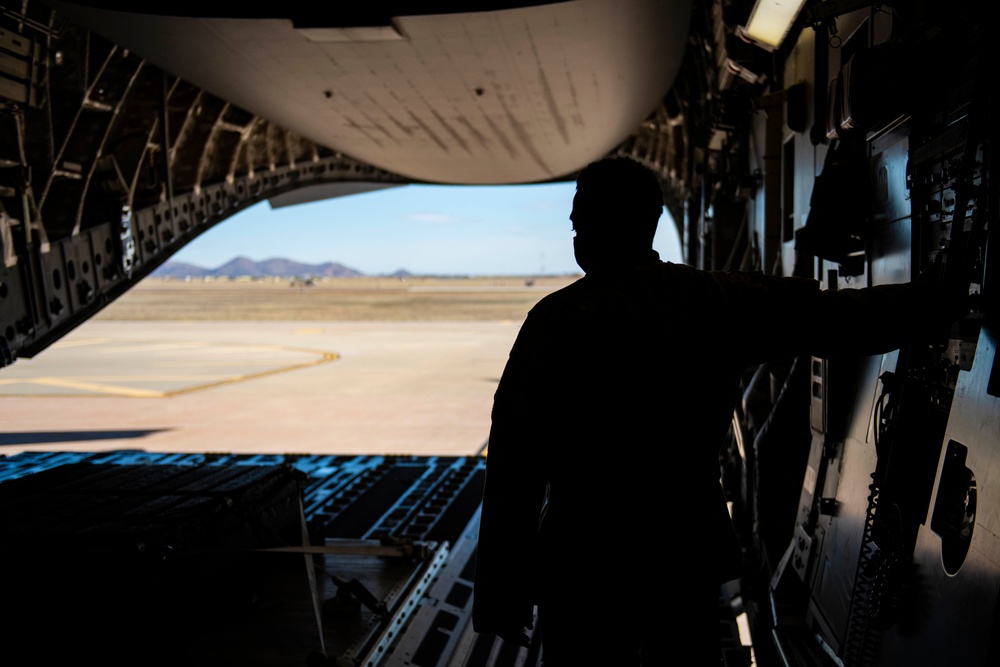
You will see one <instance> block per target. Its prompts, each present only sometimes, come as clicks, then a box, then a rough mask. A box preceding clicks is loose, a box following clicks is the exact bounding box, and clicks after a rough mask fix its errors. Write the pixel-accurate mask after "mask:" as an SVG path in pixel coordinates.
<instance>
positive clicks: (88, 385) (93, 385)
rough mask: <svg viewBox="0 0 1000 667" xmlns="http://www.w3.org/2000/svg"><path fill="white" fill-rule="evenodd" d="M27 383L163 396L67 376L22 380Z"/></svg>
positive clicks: (147, 391) (121, 394)
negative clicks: (67, 377) (72, 378)
mask: <svg viewBox="0 0 1000 667" xmlns="http://www.w3.org/2000/svg"><path fill="white" fill-rule="evenodd" d="M20 382H24V383H27V384H39V385H42V386H46V387H63V388H66V389H79V390H80V391H91V392H96V393H98V394H114V395H115V396H135V397H138V398H162V397H163V395H164V393H163V392H162V391H151V390H149V389H138V388H136V387H122V386H120V385H113V384H101V383H98V382H83V381H81V380H68V379H66V378H33V379H31V380H20Z"/></svg>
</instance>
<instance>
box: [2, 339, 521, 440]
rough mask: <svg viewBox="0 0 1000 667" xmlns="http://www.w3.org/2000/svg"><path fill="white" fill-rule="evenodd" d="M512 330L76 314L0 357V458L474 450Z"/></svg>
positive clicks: (483, 436)
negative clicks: (25, 355) (59, 334)
mask: <svg viewBox="0 0 1000 667" xmlns="http://www.w3.org/2000/svg"><path fill="white" fill-rule="evenodd" d="M519 326H520V322H173V321H171V322H122V321H88V322H86V323H84V324H83V325H81V326H80V327H79V328H77V329H75V330H74V331H73V332H71V333H70V334H68V335H67V336H65V337H64V338H62V339H61V340H59V341H58V342H56V343H55V344H54V345H52V346H51V347H49V348H48V349H46V350H44V351H42V352H41V353H40V354H38V355H37V356H35V357H34V358H32V359H19V360H17V361H16V362H15V363H13V364H12V365H10V366H8V367H5V368H0V411H2V414H3V416H4V417H3V422H4V423H3V430H2V432H0V455H13V454H16V453H19V452H22V451H85V452H95V451H108V450H144V451H148V452H218V453H259V454H295V453H306V454H314V453H315V454H359V455H382V454H384V455H396V454H418V455H428V454H431V455H433V454H440V455H448V456H455V455H458V456H465V455H472V454H477V453H479V452H481V451H482V449H483V448H484V447H485V445H486V440H487V437H488V434H489V425H490V409H491V407H492V402H493V393H494V391H495V390H496V384H497V382H498V380H499V377H500V374H501V372H502V371H503V366H504V364H505V363H506V360H507V354H508V352H509V350H510V346H511V345H512V344H513V342H514V338H515V337H516V335H517V331H518V328H519Z"/></svg>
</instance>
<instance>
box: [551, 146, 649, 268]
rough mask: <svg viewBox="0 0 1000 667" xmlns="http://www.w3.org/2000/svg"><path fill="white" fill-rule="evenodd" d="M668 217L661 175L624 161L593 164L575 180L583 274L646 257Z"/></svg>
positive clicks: (577, 247) (575, 225)
mask: <svg viewBox="0 0 1000 667" xmlns="http://www.w3.org/2000/svg"><path fill="white" fill-rule="evenodd" d="M662 213H663V192H662V190H661V189H660V182H659V180H658V179H657V178H656V175H655V174H654V173H653V172H652V171H650V170H649V169H647V168H646V167H644V166H642V165H641V164H639V163H638V162H636V161H635V160H632V159H631V158H627V157H624V156H616V157H608V158H604V159H602V160H598V161H597V162H592V163H590V164H589V165H587V166H586V167H584V168H583V170H582V171H581V172H580V173H579V175H578V176H577V179H576V196H575V197H574V198H573V212H572V213H571V214H570V220H572V222H573V230H574V231H575V232H576V237H575V238H574V239H573V248H574V251H575V253H576V261H577V264H579V265H580V268H582V269H583V270H584V271H588V270H589V269H590V268H592V267H594V266H596V265H598V264H601V263H605V262H607V261H621V260H628V259H631V258H639V257H646V256H648V254H649V250H650V249H651V248H652V247H653V237H654V236H655V235H656V226H657V224H658V223H659V220H660V215H661V214H662Z"/></svg>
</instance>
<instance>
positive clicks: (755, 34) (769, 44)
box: [743, 0, 806, 50]
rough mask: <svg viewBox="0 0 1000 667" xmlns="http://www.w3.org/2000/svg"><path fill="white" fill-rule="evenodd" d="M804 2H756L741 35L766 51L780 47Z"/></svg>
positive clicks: (785, 0) (791, 0) (793, 0)
mask: <svg viewBox="0 0 1000 667" xmlns="http://www.w3.org/2000/svg"><path fill="white" fill-rule="evenodd" d="M805 3H806V0H757V2H756V3H755V4H754V6H753V10H752V11H751V12H750V20H749V21H748V22H747V26H746V28H744V29H743V35H744V36H745V37H746V38H747V39H749V40H750V41H753V42H755V43H757V44H759V45H761V46H763V47H764V48H766V49H769V50H774V49H776V48H778V47H779V46H781V43H782V42H783V41H784V40H785V36H786V35H788V31H789V29H791V27H792V24H793V23H795V19H796V18H798V15H799V12H800V11H801V10H802V6H803V5H804V4H805Z"/></svg>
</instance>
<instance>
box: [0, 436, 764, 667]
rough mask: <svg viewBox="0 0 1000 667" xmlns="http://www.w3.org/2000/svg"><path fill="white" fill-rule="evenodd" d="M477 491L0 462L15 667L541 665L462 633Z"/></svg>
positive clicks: (347, 475)
mask: <svg viewBox="0 0 1000 667" xmlns="http://www.w3.org/2000/svg"><path fill="white" fill-rule="evenodd" d="M484 476H485V459H483V458H481V457H436V456H428V457H423V456H405V457H382V456H333V455H330V456H291V455H289V456H259V455H257V456H251V455H226V454H211V455H209V454H183V455H178V454H153V453H148V452H134V451H120V452H106V453H86V452H69V453H67V452H58V453H55V452H53V453H48V452H26V453H23V454H18V455H15V456H11V457H6V458H3V459H0V516H3V517H4V518H3V521H2V523H0V561H3V562H2V563H0V565H2V566H3V571H4V573H5V574H4V578H5V579H7V580H8V585H7V589H8V590H12V591H14V593H13V594H14V595H15V596H16V597H18V598H19V600H18V604H7V605H5V606H4V611H3V613H4V615H5V618H4V623H5V624H12V625H13V627H16V628H18V629H19V630H20V631H21V632H20V633H19V634H20V636H21V637H22V638H23V639H24V641H23V643H22V644H21V646H20V650H19V651H18V652H19V653H20V655H22V656H23V660H24V663H23V664H30V663H32V662H34V661H36V660H37V659H38V658H39V656H38V655H36V654H37V653H38V652H39V651H42V652H44V653H45V654H47V655H48V656H49V658H53V657H58V658H60V659H66V660H69V659H73V660H79V659H82V658H94V659H99V660H101V661H102V663H103V664H113V663H117V664H157V665H164V666H167V665H171V666H172V665H175V664H185V665H191V664H205V665H246V666H248V667H255V666H259V667H278V666H284V665H288V666H289V667H292V666H302V665H309V666H311V665H333V666H335V667H343V666H346V665H358V666H360V665H365V666H370V667H376V666H377V665H393V666H398V667H402V666H404V665H419V666H422V667H466V666H468V667H476V666H481V667H503V666H507V665H509V666H514V665H520V666H525V667H533V666H535V665H541V664H542V663H541V648H540V646H539V642H538V639H537V634H536V636H535V637H534V639H533V643H532V645H531V647H530V648H528V649H522V648H520V647H516V646H512V645H508V644H506V643H504V642H502V641H500V640H498V639H496V638H494V637H493V636H490V635H479V634H477V633H475V632H473V631H472V626H471V610H472V590H473V588H472V585H473V575H474V569H475V551H476V543H477V536H478V525H479V524H478V522H479V499H480V496H481V493H482V485H483V481H484ZM303 519H304V521H303ZM303 536H304V537H303ZM304 543H305V544H306V546H305V547H304V546H303V544H304ZM14 579H16V583H17V585H16V586H13V585H12V584H14V583H15V581H13V580H14ZM24 610H30V613H29V614H25V613H24ZM728 612H729V606H728V604H727V603H726V602H725V601H723V600H721V599H720V621H721V625H720V631H721V632H722V633H723V637H724V642H725V645H726V646H728V647H729V650H728V652H727V666H728V667H744V666H746V665H749V664H750V663H749V657H748V650H747V649H746V648H745V647H742V646H740V643H739V635H738V631H737V629H736V624H735V621H733V620H732V615H731V613H728ZM321 629H322V630H321ZM12 636H18V635H12ZM40 647H45V648H44V649H41V648H40ZM52 653H56V654H58V655H56V656H53V655H51V654H52Z"/></svg>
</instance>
